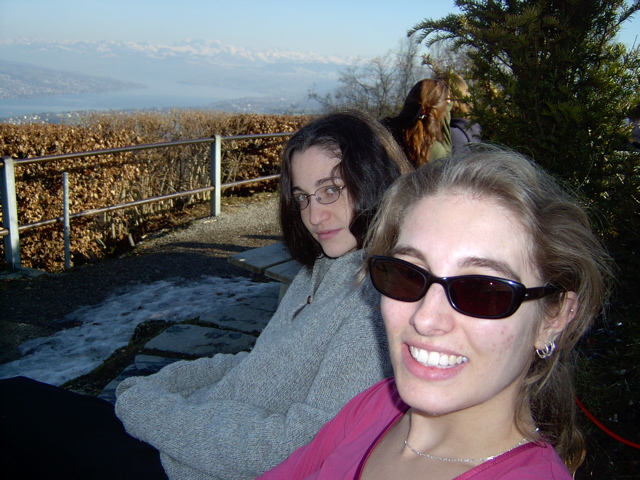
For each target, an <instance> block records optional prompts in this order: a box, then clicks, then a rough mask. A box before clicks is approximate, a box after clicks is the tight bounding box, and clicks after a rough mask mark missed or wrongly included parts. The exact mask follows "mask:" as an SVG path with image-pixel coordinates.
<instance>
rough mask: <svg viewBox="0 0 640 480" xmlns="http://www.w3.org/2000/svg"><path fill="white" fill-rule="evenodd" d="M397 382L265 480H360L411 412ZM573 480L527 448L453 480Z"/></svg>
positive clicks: (349, 411) (546, 449)
mask: <svg viewBox="0 0 640 480" xmlns="http://www.w3.org/2000/svg"><path fill="white" fill-rule="evenodd" d="M408 408H409V407H408V406H407V405H406V404H405V403H404V402H403V401H402V399H401V398H400V395H399V394H398V390H397V389H396V384H395V381H394V380H393V379H392V378H388V379H386V380H382V381H381V382H378V383H376V384H375V385H373V386H372V387H371V388H369V389H367V390H365V391H364V392H362V393H361V394H359V395H357V396H356V397H354V398H353V399H352V400H351V401H349V403H347V405H345V406H344V408H343V409H342V410H341V411H340V412H339V413H338V415H336V417H335V418H334V419H333V420H331V421H329V422H327V423H326V424H325V425H324V426H323V427H322V429H320V431H319V432H318V434H317V435H316V437H315V438H314V439H313V440H312V441H311V443H309V444H307V445H305V446H303V447H300V448H299V449H297V450H296V451H295V452H293V453H292V454H291V456H289V458H288V459H287V460H285V461H284V462H282V463H281V464H280V465H278V466H276V467H275V468H273V469H272V470H269V471H268V472H266V473H265V474H264V475H262V476H261V477H259V478H260V479H264V480H269V479H283V480H284V479H286V480H295V479H307V480H311V479H313V480H340V479H344V480H347V479H349V480H352V479H359V478H360V473H361V469H362V467H363V466H364V464H365V462H366V459H367V457H368V456H369V454H370V452H371V451H373V449H374V448H375V446H376V445H377V444H378V442H379V441H380V439H381V438H382V437H383V436H384V434H385V433H386V432H387V430H389V428H391V427H392V426H393V425H394V424H395V423H396V422H397V421H398V420H400V418H402V415H403V414H404V413H405V412H406V411H407V410H408ZM467 479H473V480H496V479H500V480H534V479H536V480H543V479H544V480H549V479H554V480H571V479H572V477H571V474H570V473H569V471H568V470H567V469H566V467H565V466H564V464H563V463H562V460H560V457H559V456H558V454H557V453H556V452H555V450H554V449H553V447H552V446H551V445H550V444H548V443H543V442H537V443H526V444H524V445H521V446H519V447H517V448H514V449H513V450H510V451H508V452H506V453H503V454H502V455H500V456H498V457H496V458H494V459H493V460H489V461H487V462H484V463H482V464H480V465H478V466H477V467H474V468H472V469H471V470H469V471H467V472H465V473H463V474H462V475H460V476H458V477H456V478H455V479H454V480H467Z"/></svg>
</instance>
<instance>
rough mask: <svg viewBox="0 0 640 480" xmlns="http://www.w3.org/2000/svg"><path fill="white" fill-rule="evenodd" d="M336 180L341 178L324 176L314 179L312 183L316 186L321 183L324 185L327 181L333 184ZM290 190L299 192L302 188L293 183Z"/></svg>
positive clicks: (319, 185)
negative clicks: (314, 181)
mask: <svg viewBox="0 0 640 480" xmlns="http://www.w3.org/2000/svg"><path fill="white" fill-rule="evenodd" d="M336 180H340V181H342V178H340V177H335V176H333V177H325V178H321V179H319V180H316V183H315V184H314V185H315V186H316V187H321V186H322V185H325V184H327V183H331V184H334V183H335V182H336ZM291 190H292V191H294V192H295V191H299V192H304V190H303V189H302V188H300V187H298V186H297V185H294V186H293V187H291Z"/></svg>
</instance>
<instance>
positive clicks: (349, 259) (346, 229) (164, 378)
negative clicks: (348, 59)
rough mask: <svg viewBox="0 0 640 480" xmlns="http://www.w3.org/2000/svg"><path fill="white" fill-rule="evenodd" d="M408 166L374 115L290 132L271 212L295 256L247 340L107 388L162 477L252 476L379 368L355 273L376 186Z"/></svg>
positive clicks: (372, 306) (381, 355)
mask: <svg viewBox="0 0 640 480" xmlns="http://www.w3.org/2000/svg"><path fill="white" fill-rule="evenodd" d="M409 169H410V166H409V163H408V162H407V160H406V159H405V157H404V155H403V153H402V151H401V149H400V148H399V146H398V145H397V144H396V143H395V142H394V141H393V139H392V137H391V135H390V134H388V132H387V131H386V130H385V129H384V127H382V126H381V125H380V124H379V123H378V122H376V121H375V120H372V119H370V118H369V117H368V116H365V115H364V114H362V113H358V112H355V111H351V112H344V113H334V114H330V115H327V116H325V117H322V118H320V119H317V120H315V121H313V122H311V123H310V124H309V125H307V126H305V127H303V128H302V129H301V130H299V131H298V132H297V133H296V134H295V135H294V136H293V137H292V138H291V139H290V140H289V142H288V143H287V145H286V147H285V149H284V152H283V157H282V173H281V195H280V220H281V225H282V231H283V239H284V243H285V244H286V246H287V247H288V248H289V250H290V252H291V255H292V257H293V258H294V259H296V260H298V261H299V262H301V263H302V264H303V265H304V266H305V267H306V268H303V269H302V271H301V272H300V273H299V274H298V276H297V277H296V278H295V280H294V281H293V283H292V284H291V286H290V287H289V289H288V291H287V294H286V296H285V297H284V298H283V299H282V302H281V304H280V306H279V307H278V310H277V312H276V313H275V314H274V317H273V318H272V319H271V321H270V322H269V324H268V325H267V327H266V328H265V329H264V331H263V332H262V334H261V335H260V337H259V338H258V340H257V342H256V344H255V347H254V348H253V350H252V352H251V353H248V354H247V353H241V354H238V355H235V356H228V355H216V356H215V357H214V358H213V359H202V360H199V361H196V362H192V363H188V362H181V363H179V364H174V365H171V366H169V367H166V368H165V369H164V370H163V371H161V372H160V373H159V374H157V375H155V376H153V377H149V378H139V379H132V380H129V381H125V383H124V384H123V385H122V386H121V387H120V388H119V389H118V402H117V405H116V411H117V414H118V416H119V417H120V419H121V420H122V421H123V423H124V425H125V427H126V429H127V431H128V432H129V433H130V434H132V435H133V436H135V437H137V438H139V439H141V440H143V441H146V442H148V443H150V444H151V445H153V446H154V447H155V448H157V449H158V450H160V452H161V459H162V463H163V466H164V468H165V470H166V471H167V473H168V474H169V477H170V478H180V479H185V478H205V477H207V478H208V476H211V477H215V478H236V479H239V478H253V477H255V476H257V475H259V474H261V473H262V472H264V471H265V470H267V469H269V468H271V467H273V466H275V465H276V464H277V463H278V462H280V461H282V460H283V459H285V458H286V457H287V455H289V454H290V453H291V452H292V451H293V450H295V449H296V448H297V447H299V446H301V445H303V444H305V443H306V442H308V441H310V440H311V439H312V438H313V436H314V435H315V434H316V433H317V431H318V430H319V428H320V427H321V426H322V425H323V424H324V423H325V422H326V421H328V420H329V419H330V418H332V417H333V416H334V415H335V414H336V413H337V412H338V410H339V409H340V408H341V407H342V406H343V405H344V404H345V403H346V402H347V401H348V400H349V399H350V398H351V397H352V396H353V395H355V394H357V393H359V392H361V391H363V390H364V389H366V388H368V387H369V386H371V385H373V384H374V383H375V382H377V381H379V380H380V379H382V378H384V377H385V376H388V375H389V374H390V372H391V369H390V365H389V361H388V354H387V350H386V344H385V338H384V329H383V326H382V322H381V319H380V313H379V310H378V302H379V295H378V294H377V292H376V291H375V290H374V289H373V288H371V287H370V286H369V288H366V286H357V285H356V281H355V279H356V273H357V270H358V267H359V266H360V264H361V262H362V260H363V252H362V250H361V248H362V243H363V239H364V236H365V234H366V232H367V229H368V227H369V223H370V221H371V219H372V218H373V215H374V214H375V212H376V210H377V206H378V204H379V202H380V200H381V198H382V195H383V193H384V191H385V190H386V189H387V188H388V186H390V185H391V183H392V182H393V180H394V179H395V178H397V177H398V176H399V175H400V173H402V172H404V171H408V170H409Z"/></svg>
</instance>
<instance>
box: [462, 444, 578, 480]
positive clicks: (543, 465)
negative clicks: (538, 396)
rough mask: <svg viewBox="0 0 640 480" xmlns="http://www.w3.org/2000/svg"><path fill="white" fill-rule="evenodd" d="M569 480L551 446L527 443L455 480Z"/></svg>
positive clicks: (569, 475) (570, 476)
mask: <svg viewBox="0 0 640 480" xmlns="http://www.w3.org/2000/svg"><path fill="white" fill-rule="evenodd" d="M572 478H573V477H572V475H571V473H569V470H567V467H565V465H564V463H563V462H562V459H561V458H560V456H559V455H558V454H557V453H556V451H555V450H554V448H553V446H552V445H551V444H549V443H546V442H531V443H527V444H525V445H522V446H520V447H518V448H515V449H513V450H511V451H509V452H507V453H504V454H502V455H500V456H499V457H497V458H495V459H494V460H491V461H489V462H485V463H483V464H482V465H479V466H478V467H476V468H474V469H472V470H470V471H468V472H467V473H466V474H464V475H461V476H460V477H458V478H457V479H456V480H485V479H486V480H489V479H491V480H494V479H499V480H549V479H551V480H571V479H572Z"/></svg>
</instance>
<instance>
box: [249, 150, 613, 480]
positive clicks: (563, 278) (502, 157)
mask: <svg viewBox="0 0 640 480" xmlns="http://www.w3.org/2000/svg"><path fill="white" fill-rule="evenodd" d="M367 245H368V248H369V255H370V256H369V259H368V262H367V270H368V274H369V276H370V279H371V280H372V282H373V285H374V286H375V288H376V289H378V291H380V292H381V293H382V300H381V310H382V316H383V318H384V322H385V326H386V331H387V337H388V342H389V351H390V355H391V361H392V364H393V370H394V378H390V379H386V380H383V381H381V382H379V383H378V384H376V385H374V386H373V387H371V388H370V389H368V390H366V391H364V392H363V393H361V394H359V395H358V396H356V397H355V398H354V399H353V400H352V401H351V402H349V403H348V404H347V405H346V406H345V408H344V409H342V410H341V412H340V413H339V414H338V415H337V416H336V418H335V419H333V420H332V421H331V422H328V423H327V424H326V425H325V426H324V427H323V428H322V429H321V430H320V432H318V435H316V437H315V439H314V440H313V442H311V443H310V444H308V445H306V446H305V447H302V448H300V449H298V450H297V451H296V452H294V453H293V454H292V455H291V456H290V457H289V459H288V460H287V461H286V462H284V463H282V464H281V465H279V466H278V467H276V468H275V469H273V470H271V471H269V472H267V473H266V474H265V475H264V476H262V477H260V478H261V479H264V480H266V479H285V478H286V479H287V480H294V479H301V478H306V479H331V480H340V479H353V478H356V479H386V478H394V479H410V480H415V479H420V478H424V479H432V480H442V479H449V480H450V479H459V480H462V479H471V478H473V479H474V480H476V479H477V480H493V479H496V478H500V479H503V480H519V479H523V478H526V479H540V480H542V479H545V480H546V479H550V478H554V479H562V480H570V479H571V478H572V473H574V472H575V471H576V469H577V468H578V466H579V465H580V463H581V462H582V460H583V458H584V454H585V449H584V441H583V438H582V435H581V433H580V431H579V429H578V427H577V425H576V420H575V411H576V406H575V402H574V388H573V379H572V366H573V350H574V347H575V345H576V342H577V341H578V340H579V339H580V337H581V336H582V335H583V334H584V333H585V331H586V330H587V328H588V327H589V325H590V324H591V323H592V321H593V319H594V318H595V317H596V316H597V315H598V314H599V313H600V312H601V310H602V308H603V305H604V304H605V301H606V298H607V295H608V292H609V288H608V285H609V280H610V278H611V277H612V267H611V265H612V262H611V259H610V257H609V256H608V254H607V253H606V251H605V250H604V249H603V247H602V246H601V243H600V242H599V240H598V239H597V238H596V236H595V235H594V233H593V231H592V229H591V228H590V225H589V221H588V218H587V215H586V213H585V211H584V209H583V208H582V207H581V206H580V205H579V203H578V201H577V200H576V199H574V198H572V197H570V196H568V195H567V194H565V193H564V192H563V191H562V190H561V188H560V187H559V186H558V184H557V183H556V181H555V180H554V179H553V178H552V177H551V176H550V175H548V174H546V173H544V172H543V171H542V170H541V169H539V168H538V167H537V166H535V165H534V164H533V163H531V162H530V161H528V159H526V158H524V157H522V156H520V155H519V154H516V153H513V152H509V151H503V150H498V149H494V148H489V147H488V146H482V145H480V148H470V149H468V151H467V150H461V151H458V152H453V153H452V155H451V156H450V157H447V158H444V159H440V160H436V161H435V162H430V163H429V164H427V165H425V166H423V167H421V168H420V169H418V170H416V171H415V172H413V173H410V174H407V175H405V176H403V177H401V178H400V180H398V181H397V182H396V183H395V184H394V185H393V186H392V187H391V189H390V190H389V191H388V193H387V195H386V196H385V199H384V201H383V204H382V206H381V207H380V211H379V217H378V218H377V219H376V221H375V222H374V225H373V226H372V229H371V232H370V241H368V242H367Z"/></svg>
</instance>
